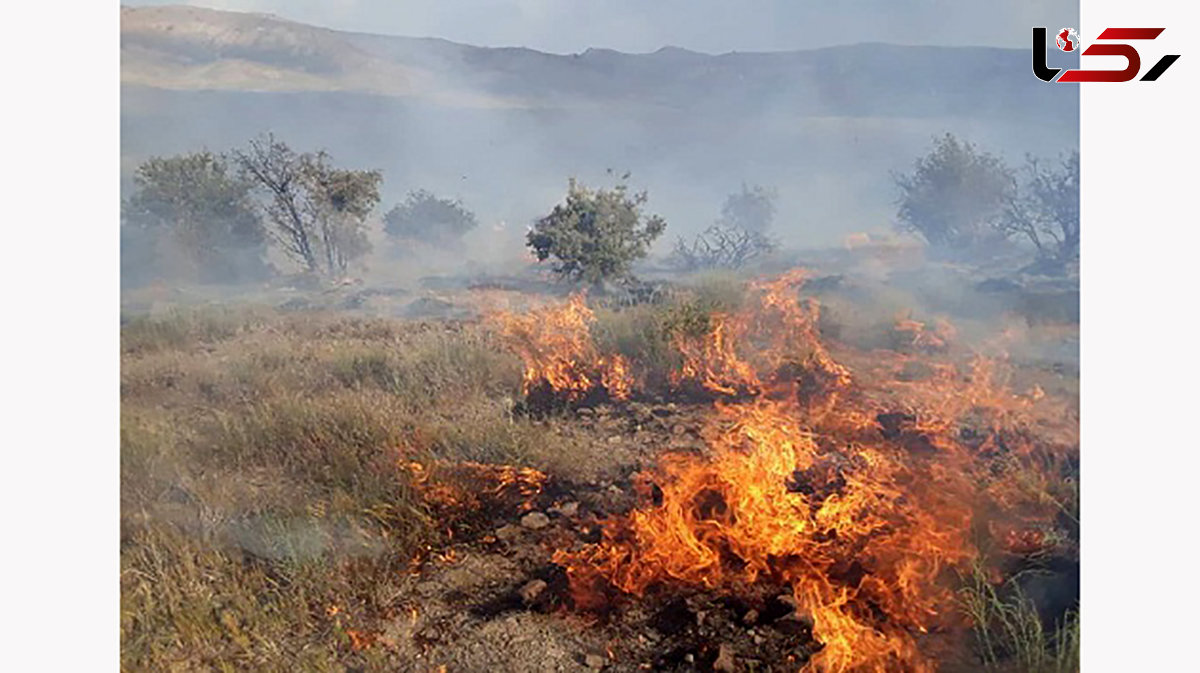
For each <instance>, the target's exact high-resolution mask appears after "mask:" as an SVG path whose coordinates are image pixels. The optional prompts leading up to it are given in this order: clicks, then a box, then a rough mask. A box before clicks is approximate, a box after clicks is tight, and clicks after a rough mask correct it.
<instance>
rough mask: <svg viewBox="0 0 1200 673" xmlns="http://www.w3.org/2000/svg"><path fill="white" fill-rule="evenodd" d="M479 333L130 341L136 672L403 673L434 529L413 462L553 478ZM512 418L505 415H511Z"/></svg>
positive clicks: (149, 331)
mask: <svg viewBox="0 0 1200 673" xmlns="http://www.w3.org/2000/svg"><path fill="white" fill-rule="evenodd" d="M519 385H520V364H519V362H518V361H517V360H516V359H515V358H513V357H511V356H509V355H507V354H505V353H504V352H503V351H502V349H499V348H497V346H496V344H494V343H492V342H491V341H490V340H489V338H488V336H487V335H485V334H484V333H482V332H481V331H480V330H478V329H476V328H474V327H471V326H458V325H451V324H404V323H395V322H387V321H379V320H359V319H346V318H339V317H336V316H313V315H311V314H310V315H305V316H296V315H285V314H274V313H271V312H269V311H253V312H250V311H237V312H234V311H225V310H217V311H213V312H204V311H192V312H187V313H175V314H171V315H168V316H166V317H163V318H157V319H148V318H142V319H135V320H133V321H130V322H129V323H128V324H126V325H125V326H124V328H123V330H122V372H121V394H122V434H121V437H122V441H121V501H122V509H121V542H122V554H121V567H122V575H121V583H122V606H121V637H122V668H123V669H124V670H131V671H132V670H154V671H159V670H248V669H251V670H288V671H292V670H312V671H323V670H346V669H347V668H355V669H359V670H388V669H389V668H395V664H396V662H389V661H388V660H387V657H388V653H387V650H386V648H356V647H355V638H356V637H358V636H357V635H356V634H357V633H359V632H370V631H373V630H378V627H379V626H380V624H382V623H383V622H384V621H385V620H387V619H389V618H390V617H392V616H394V615H395V614H396V613H397V611H398V610H400V609H401V608H402V606H401V605H399V604H398V603H397V600H398V599H397V598H396V596H397V595H398V591H397V590H398V587H399V585H400V583H401V582H402V581H403V580H404V577H405V573H404V570H405V568H406V565H407V563H408V562H409V560H410V559H411V558H412V557H413V555H414V554H415V553H416V552H417V551H418V550H420V549H421V548H422V547H423V546H424V545H426V544H428V543H430V542H431V541H434V540H435V538H436V535H437V533H436V532H435V529H436V526H434V525H433V522H431V521H430V520H429V516H428V513H427V511H426V509H425V506H424V504H423V503H422V501H421V499H420V498H419V497H418V495H417V493H416V491H415V489H414V485H413V484H412V483H410V476H409V472H407V471H405V470H402V469H399V468H398V463H399V461H400V460H402V459H403V460H409V459H414V458H415V459H417V460H426V459H432V458H452V459H457V458H465V459H471V460H476V461H482V462H521V463H525V464H531V465H535V466H536V465H538V464H539V463H540V464H545V465H552V463H553V460H550V458H551V457H552V456H554V455H558V454H561V453H562V452H563V451H565V450H566V449H565V448H564V446H563V442H562V440H561V438H559V437H557V436H556V435H552V434H551V433H550V432H549V430H548V429H547V428H545V427H544V426H542V425H539V424H535V423H533V422H530V421H525V420H522V419H519V418H513V416H512V415H511V413H510V410H511V406H512V405H511V400H512V399H513V397H514V396H515V395H516V394H517V392H518V389H519ZM506 400H508V401H506Z"/></svg>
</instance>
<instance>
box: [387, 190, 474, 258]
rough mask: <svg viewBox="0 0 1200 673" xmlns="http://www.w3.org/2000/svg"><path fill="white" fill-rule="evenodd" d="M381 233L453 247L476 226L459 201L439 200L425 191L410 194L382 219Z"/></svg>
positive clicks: (471, 214)
mask: <svg viewBox="0 0 1200 673" xmlns="http://www.w3.org/2000/svg"><path fill="white" fill-rule="evenodd" d="M383 222H384V227H383V228H384V231H385V232H387V233H388V234H389V235H390V236H394V237H396V238H403V239H411V240H415V241H423V242H426V243H430V244H432V245H436V246H440V247H453V246H455V245H457V244H458V243H459V242H461V241H462V237H463V236H464V235H465V234H466V233H467V232H469V231H471V230H472V229H474V228H475V227H477V226H478V225H479V223H478V222H477V221H476V219H475V214H474V213H472V212H471V211H469V210H467V209H466V208H465V207H464V206H463V204H462V202H461V201H451V200H450V199H443V198H438V197H437V196H435V195H434V194H432V193H431V192H427V191H425V190H424V189H421V190H417V191H415V192H409V193H408V197H407V198H406V199H405V200H404V202H403V203H398V204H396V205H395V206H393V207H392V209H391V210H389V211H388V212H387V214H386V215H384V216H383Z"/></svg>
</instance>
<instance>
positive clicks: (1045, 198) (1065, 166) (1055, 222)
mask: <svg viewBox="0 0 1200 673" xmlns="http://www.w3.org/2000/svg"><path fill="white" fill-rule="evenodd" d="M1022 174H1023V176H1024V178H1025V181H1024V183H1023V184H1021V185H1019V186H1018V189H1016V190H1014V193H1013V194H1012V195H1011V196H1010V197H1009V200H1008V204H1007V205H1006V206H1005V208H1004V210H1003V211H1002V212H1001V214H1000V217H999V219H998V220H997V227H998V228H999V230H1000V231H1001V232H1002V233H1003V234H1004V235H1006V236H1010V237H1022V238H1025V239H1027V240H1029V242H1030V243H1032V244H1033V246H1034V248H1036V249H1037V253H1038V257H1039V258H1041V259H1042V260H1044V261H1047V262H1051V263H1054V264H1058V265H1062V264H1066V263H1067V262H1070V261H1072V260H1074V259H1075V258H1077V257H1078V256H1079V150H1073V151H1072V152H1071V153H1070V154H1068V155H1067V156H1066V158H1063V159H1060V161H1059V164H1058V166H1056V167H1053V166H1052V167H1047V166H1045V165H1044V164H1043V163H1042V162H1041V161H1039V160H1038V159H1037V158H1036V157H1033V156H1027V157H1026V159H1025V166H1024V168H1023V170H1022Z"/></svg>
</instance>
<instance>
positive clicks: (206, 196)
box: [122, 151, 267, 282]
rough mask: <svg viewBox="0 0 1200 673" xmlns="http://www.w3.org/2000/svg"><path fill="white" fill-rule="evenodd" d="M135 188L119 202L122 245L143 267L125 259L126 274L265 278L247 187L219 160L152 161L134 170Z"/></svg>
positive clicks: (204, 155) (204, 156)
mask: <svg viewBox="0 0 1200 673" xmlns="http://www.w3.org/2000/svg"><path fill="white" fill-rule="evenodd" d="M133 184H134V193H133V195H132V196H131V197H130V198H129V199H128V200H127V201H125V203H123V204H122V219H123V231H122V241H123V247H124V248H125V249H126V251H127V252H129V253H131V254H133V253H134V251H135V250H136V251H138V252H137V254H136V255H135V256H137V257H139V258H140V259H142V260H143V261H144V262H143V263H137V260H135V259H129V260H127V261H128V262H129V265H127V269H130V270H132V268H133V266H139V267H141V268H140V269H139V271H147V272H149V273H153V274H158V273H162V272H168V271H169V272H170V273H172V274H174V275H179V274H182V275H185V276H188V277H190V278H192V279H193V280H197V281H201V282H211V281H231V280H241V279H249V278H260V277H262V275H263V274H265V272H266V268H267V267H266V264H265V263H264V262H263V254H264V253H265V243H266V239H265V234H264V231H263V226H262V222H261V220H260V219H259V217H258V215H257V214H256V212H255V210H254V205H253V202H252V199H251V185H250V184H249V183H248V182H246V181H245V180H242V179H241V178H240V177H239V176H237V175H235V174H232V171H230V170H229V166H228V164H227V162H226V160H225V159H224V158H223V157H221V156H218V155H216V154H213V153H211V152H207V151H205V152H194V153H191V154H181V155H178V156H174V157H154V158H151V159H149V160H147V161H146V162H144V163H143V164H141V165H140V166H138V168H137V170H136V172H135V173H134V176H133ZM150 265H157V266H161V267H163V268H160V269H153V270H152V269H149V268H148V266H150Z"/></svg>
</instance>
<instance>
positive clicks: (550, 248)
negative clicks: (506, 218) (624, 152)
mask: <svg viewBox="0 0 1200 673" xmlns="http://www.w3.org/2000/svg"><path fill="white" fill-rule="evenodd" d="M625 177H628V175H626V176H625ZM647 199H648V196H647V194H646V192H644V191H643V192H639V193H637V194H632V195H631V194H630V193H629V189H628V187H627V186H626V185H625V183H624V182H618V183H617V185H616V186H615V187H613V188H612V189H598V190H591V189H588V188H587V187H585V186H583V185H582V184H580V183H578V182H577V181H576V180H575V179H574V178H572V179H571V181H570V184H569V186H568V188H567V199H566V202H565V203H560V204H559V205H557V206H555V207H554V210H553V211H551V213H550V214H549V215H547V216H545V217H543V218H541V219H540V220H538V221H537V222H536V223H535V224H534V227H533V229H532V230H531V231H530V232H529V235H528V236H527V237H526V242H527V244H528V246H529V247H530V248H531V249H532V250H533V252H534V254H535V255H537V259H538V261H539V262H540V261H545V260H546V259H549V258H551V257H553V258H554V259H555V260H556V261H555V264H554V267H553V269H554V272H555V273H556V274H557V275H558V276H559V277H560V278H562V279H566V280H572V281H584V282H588V283H593V284H599V283H601V282H602V281H606V280H622V279H628V278H631V277H632V273H631V268H632V266H633V263H634V262H635V261H637V260H638V259H641V258H642V257H645V256H646V253H647V252H649V249H650V244H651V243H652V242H654V240H655V239H656V238H658V237H659V236H660V235H662V233H663V231H664V230H666V228H667V223H666V221H665V220H663V219H662V218H661V217H659V216H657V215H651V216H648V217H644V216H643V214H642V207H643V206H644V205H645V204H646V201H647Z"/></svg>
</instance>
